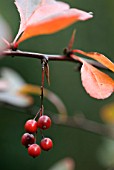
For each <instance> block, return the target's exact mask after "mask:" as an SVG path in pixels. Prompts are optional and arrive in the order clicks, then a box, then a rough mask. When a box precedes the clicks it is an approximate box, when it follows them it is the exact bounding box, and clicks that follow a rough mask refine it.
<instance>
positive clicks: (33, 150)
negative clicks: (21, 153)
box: [28, 144, 41, 158]
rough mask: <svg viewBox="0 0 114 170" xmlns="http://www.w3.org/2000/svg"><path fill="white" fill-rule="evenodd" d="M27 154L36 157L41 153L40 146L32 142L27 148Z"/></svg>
mask: <svg viewBox="0 0 114 170" xmlns="http://www.w3.org/2000/svg"><path fill="white" fill-rule="evenodd" d="M28 154H29V155H30V156H32V157H34V158H35V157H37V156H39V155H40V154H41V148H40V146H39V145H37V144H32V145H30V146H29V148H28Z"/></svg>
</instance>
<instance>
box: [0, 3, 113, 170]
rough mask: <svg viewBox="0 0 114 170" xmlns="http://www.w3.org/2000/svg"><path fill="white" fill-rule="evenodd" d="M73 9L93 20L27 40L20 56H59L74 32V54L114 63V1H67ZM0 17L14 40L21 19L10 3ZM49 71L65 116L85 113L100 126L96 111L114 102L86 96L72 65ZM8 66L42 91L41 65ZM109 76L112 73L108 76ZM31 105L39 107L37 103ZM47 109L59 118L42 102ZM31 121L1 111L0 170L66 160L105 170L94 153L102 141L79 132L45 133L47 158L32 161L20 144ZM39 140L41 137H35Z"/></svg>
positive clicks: (18, 61)
mask: <svg viewBox="0 0 114 170" xmlns="http://www.w3.org/2000/svg"><path fill="white" fill-rule="evenodd" d="M65 2H67V3H69V4H70V5H71V6H72V7H76V8H79V9H82V10H85V11H92V12H93V14H94V18H93V19H91V20H88V21H86V22H79V23H76V24H74V25H72V26H71V27H69V28H67V29H65V30H63V31H60V32H58V33H56V34H53V35H46V36H39V37H35V38H31V39H29V40H27V41H25V42H23V43H22V44H21V45H20V49H21V50H26V51H27V50H28V51H35V52H42V53H51V54H62V50H63V48H64V47H66V46H67V44H68V41H69V39H70V36H71V34H72V31H73V30H74V29H75V28H76V30H77V33H76V40H75V43H74V48H79V49H83V50H85V51H97V52H100V53H103V54H105V55H106V56H108V57H109V58H110V59H112V61H114V58H113V56H114V36H113V35H114V19H113V18H114V17H113V16H114V1H113V0H70V1H68V0H66V1H65ZM0 13H1V14H2V15H3V16H4V18H5V19H6V20H7V22H8V23H9V25H10V27H11V29H12V34H13V37H15V35H16V33H17V29H18V25H19V15H18V12H17V10H16V7H15V5H14V3H13V0H0ZM49 65H50V78H51V86H50V87H48V85H47V83H46V85H45V86H46V87H47V88H49V89H50V90H52V91H53V92H55V93H56V94H58V96H59V97H60V98H61V99H62V100H63V102H64V103H65V105H66V107H67V110H68V113H69V115H73V114H75V113H84V114H85V115H86V117H87V118H89V119H92V120H95V121H99V122H100V121H101V120H100V115H99V111H100V108H101V107H102V106H103V105H105V104H107V103H110V102H112V101H113V100H114V96H113V95H112V96H111V97H110V98H108V99H106V100H96V99H93V98H91V97H90V96H89V95H88V94H86V92H85V90H84V89H83V87H82V85H81V80H80V74H79V72H74V67H75V64H74V63H68V62H58V61H53V62H50V63H49ZM2 66H8V67H11V68H13V69H15V70H16V71H17V72H19V73H20V74H21V75H22V76H23V77H24V79H25V80H26V81H27V82H28V83H33V84H38V85H40V81H41V65H40V60H39V61H38V60H35V59H27V58H24V57H23V58H19V57H15V58H11V57H6V58H4V59H3V60H1V61H0V67H2ZM109 74H110V73H109ZM35 102H36V103H35V104H37V106H39V105H40V103H39V97H35ZM44 103H45V109H46V110H50V111H52V112H57V111H56V109H55V107H54V106H53V105H52V104H50V103H49V102H48V101H46V100H45V102H44ZM31 117H32V116H30V115H28V114H27V113H26V112H21V111H19V110H15V109H14V110H13V109H9V108H5V107H1V108H0V169H1V170H24V169H27V170H31V169H38V170H47V169H48V168H49V167H50V166H51V165H52V164H54V163H55V162H56V161H58V160H60V159H62V158H64V157H67V156H68V157H72V158H73V159H74V160H75V162H76V169H78V170H103V169H105V168H104V167H102V165H101V164H100V162H99V161H98V158H97V148H98V147H99V145H100V144H101V142H102V137H100V136H97V135H95V134H91V133H89V132H84V131H81V130H78V129H71V128H66V127H62V126H61V127H59V126H55V125H53V126H52V128H51V129H50V130H48V131H46V132H45V134H46V135H47V136H50V137H51V138H52V139H53V141H54V148H53V149H52V150H51V151H50V152H46V153H45V152H42V154H41V156H40V157H38V158H36V159H32V158H31V157H29V156H28V154H27V152H26V150H25V149H24V147H23V146H22V145H21V143H20V139H21V135H22V134H23V132H24V128H23V126H24V123H25V121H26V120H27V119H28V118H31ZM38 135H39V134H38Z"/></svg>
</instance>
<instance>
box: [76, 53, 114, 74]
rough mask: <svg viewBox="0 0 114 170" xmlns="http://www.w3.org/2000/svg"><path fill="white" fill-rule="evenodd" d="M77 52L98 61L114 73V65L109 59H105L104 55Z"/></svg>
mask: <svg viewBox="0 0 114 170" xmlns="http://www.w3.org/2000/svg"><path fill="white" fill-rule="evenodd" d="M75 52H77V53H80V54H82V55H85V56H87V57H90V58H93V59H94V60H97V61H98V62H99V63H101V64H103V65H104V66H105V67H107V68H108V69H110V70H111V71H113V72H114V63H113V62H111V61H110V60H109V59H108V58H107V57H105V56H104V55H103V54H100V53H97V52H89V53H86V52H84V51H81V50H75Z"/></svg>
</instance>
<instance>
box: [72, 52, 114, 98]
mask: <svg viewBox="0 0 114 170" xmlns="http://www.w3.org/2000/svg"><path fill="white" fill-rule="evenodd" d="M71 57H72V58H73V59H75V60H78V61H79V62H81V63H82V67H81V80H82V84H83V86H84V88H85V90H86V92H87V93H88V94H89V95H90V96H91V97H93V98H96V99H105V98H107V97H109V96H110V95H111V94H112V93H113V92H114V80H113V79H112V78H110V77H109V76H108V75H107V74H105V73H103V72H102V71H100V70H98V69H97V68H95V67H93V66H92V65H90V64H89V63H87V62H86V61H85V60H84V59H82V58H80V57H77V56H75V55H72V56H71Z"/></svg>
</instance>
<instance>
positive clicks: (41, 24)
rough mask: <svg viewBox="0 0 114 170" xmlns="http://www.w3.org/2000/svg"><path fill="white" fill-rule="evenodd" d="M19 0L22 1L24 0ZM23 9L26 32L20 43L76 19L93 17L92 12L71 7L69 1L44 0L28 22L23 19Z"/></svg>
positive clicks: (64, 25)
mask: <svg viewBox="0 0 114 170" xmlns="http://www.w3.org/2000/svg"><path fill="white" fill-rule="evenodd" d="M18 1H20V2H21V1H22V0H18ZM27 4H28V1H27ZM25 6H26V5H25ZM18 10H19V7H18ZM21 11H22V9H20V10H19V12H20V13H21V14H20V16H21V18H22V19H21V27H24V29H23V30H24V32H23V34H22V35H21V37H20V38H19V40H18V43H20V42H22V41H24V40H26V39H27V38H30V37H33V36H37V35H41V34H52V33H55V32H57V31H59V30H61V29H64V28H65V27H67V26H69V25H71V24H73V23H74V22H76V21H79V20H87V19H89V18H92V15H91V14H90V13H87V12H84V11H81V10H78V9H70V7H69V5H68V4H67V3H64V2H60V1H55V0H42V1H41V3H39V4H38V6H37V8H36V9H35V10H34V12H33V13H32V15H31V16H30V17H29V18H28V20H27V22H26V24H25V19H23V18H24V16H23V15H24V14H23V15H22V12H21ZM23 23H24V24H23ZM21 32H22V31H21Z"/></svg>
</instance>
